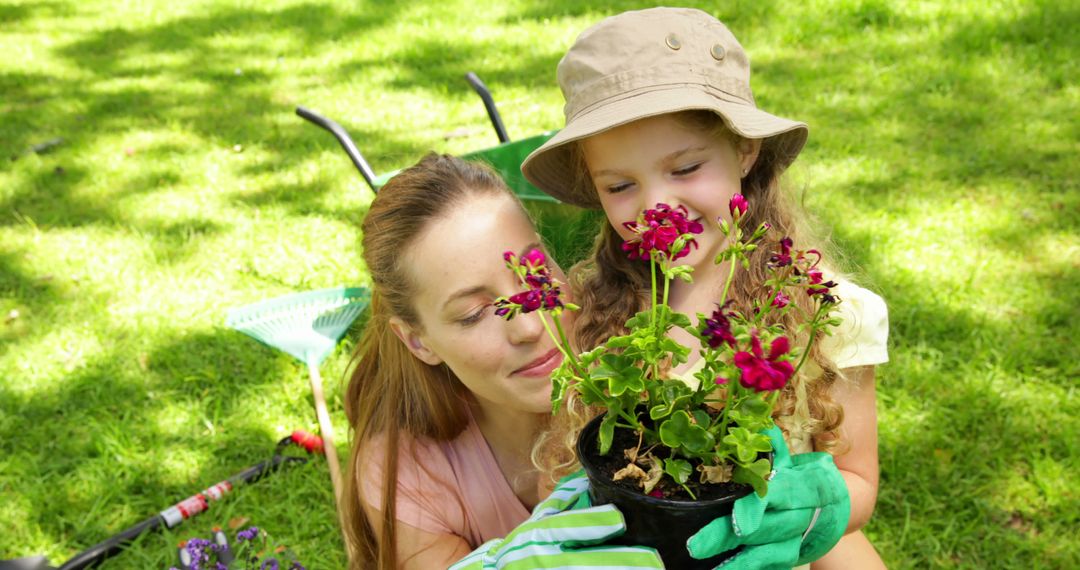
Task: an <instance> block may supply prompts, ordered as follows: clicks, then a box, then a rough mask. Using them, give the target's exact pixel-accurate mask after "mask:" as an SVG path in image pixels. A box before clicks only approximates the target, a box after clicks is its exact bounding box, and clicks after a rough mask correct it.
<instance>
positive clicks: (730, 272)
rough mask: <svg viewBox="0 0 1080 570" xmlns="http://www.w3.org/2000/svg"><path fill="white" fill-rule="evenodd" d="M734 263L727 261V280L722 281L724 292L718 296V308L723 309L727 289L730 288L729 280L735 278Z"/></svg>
mask: <svg viewBox="0 0 1080 570" xmlns="http://www.w3.org/2000/svg"><path fill="white" fill-rule="evenodd" d="M735 262H736V260H735V259H729V260H728V265H729V266H730V268H729V270H728V276H727V279H726V280H725V281H724V292H723V293H721V294H720V306H721V307H723V306H724V303H725V302H726V301H727V294H728V288H730V287H731V280H732V278H734V277H735V265H736V263H735Z"/></svg>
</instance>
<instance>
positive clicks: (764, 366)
mask: <svg viewBox="0 0 1080 570" xmlns="http://www.w3.org/2000/svg"><path fill="white" fill-rule="evenodd" d="M750 347H751V348H750V352H738V353H736V354H735V366H738V367H739V370H740V371H741V372H742V375H741V376H742V377H741V378H740V379H739V382H740V383H741V384H742V385H743V386H745V387H747V388H753V389H754V390H757V391H758V392H770V391H773V390H779V389H781V388H783V387H784V385H786V384H787V382H788V380H790V379H791V376H792V375H793V374H795V367H794V366H792V365H791V362H788V361H786V360H779V358H780V357H782V356H784V355H785V354H787V353H788V351H789V350H790V349H791V346H790V344H789V341H788V338H787V337H786V336H779V337H776V339H774V340H773V341H772V344H771V345H769V355H768V356H765V355H764V353H763V351H762V349H761V339H759V338H758V336H757V333H756V332H755V333H753V334H752V335H751V337H750Z"/></svg>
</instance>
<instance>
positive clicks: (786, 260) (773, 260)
mask: <svg viewBox="0 0 1080 570" xmlns="http://www.w3.org/2000/svg"><path fill="white" fill-rule="evenodd" d="M791 246H792V241H791V238H789V237H785V238H784V239H782V240H780V253H774V254H773V255H772V257H770V258H769V267H787V266H788V265H791Z"/></svg>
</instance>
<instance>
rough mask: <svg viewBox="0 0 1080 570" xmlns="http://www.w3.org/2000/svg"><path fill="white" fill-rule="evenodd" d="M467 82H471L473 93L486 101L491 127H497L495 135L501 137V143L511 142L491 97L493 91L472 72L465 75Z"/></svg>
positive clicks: (485, 105)
mask: <svg viewBox="0 0 1080 570" xmlns="http://www.w3.org/2000/svg"><path fill="white" fill-rule="evenodd" d="M465 81H468V82H469V85H471V86H472V88H473V91H476V94H477V95H479V96H480V99H482V100H483V101H484V108H485V109H487V114H488V118H489V119H491V126H493V127H495V134H496V135H497V136H498V137H499V142H500V143H508V142H510V135H508V134H506V126H504V125H503V121H502V116H501V115H499V110H498V109H497V108H495V99H494V98H492V97H491V91H489V90H488V88H487V85H484V82H483V81H480V77H479V76H478V75H476V74H475V73H473V72H471V71H470V72H468V73H466V74H465Z"/></svg>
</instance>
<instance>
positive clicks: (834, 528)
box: [686, 426, 851, 570]
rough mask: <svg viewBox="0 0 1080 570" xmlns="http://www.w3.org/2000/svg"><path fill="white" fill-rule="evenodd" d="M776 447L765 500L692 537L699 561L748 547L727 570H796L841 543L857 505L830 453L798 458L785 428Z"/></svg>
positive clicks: (742, 503)
mask: <svg viewBox="0 0 1080 570" xmlns="http://www.w3.org/2000/svg"><path fill="white" fill-rule="evenodd" d="M767 433H768V434H769V438H770V439H771V440H772V442H773V452H774V454H775V456H774V459H773V473H774V475H773V477H772V480H770V481H769V492H768V494H766V495H765V496H764V497H759V496H758V495H757V493H750V494H749V495H747V496H745V497H743V498H741V499H739V500H738V501H735V508H734V510H733V512H732V514H731V516H726V517H721V518H718V519H716V520H714V521H713V522H711V523H709V524H708V525H706V526H705V528H703V529H701V530H700V531H699V532H698V533H697V534H695V535H694V536H692V537H690V540H689V541H687V544H686V547H687V549H688V550H689V551H690V555H691V556H693V557H694V558H709V557H711V556H715V555H717V554H720V553H721V552H725V551H728V550H733V549H735V548H736V547H738V546H740V545H745V548H743V549H742V551H741V552H739V554H737V555H735V557H734V558H732V559H730V560H729V561H727V562H725V563H724V564H723V568H724V570H743V569H750V568H770V569H772V568H775V569H779V568H785V569H787V568H791V567H792V566H797V565H799V564H806V563H808V562H812V561H814V560H817V559H818V558H820V557H822V556H824V555H825V553H827V552H828V551H829V550H830V549H832V547H833V546H834V545H835V544H836V543H837V541H839V540H840V537H841V536H843V534H844V529H846V528H847V523H848V517H850V516H851V501H850V499H849V497H848V490H847V485H846V484H845V483H844V478H843V477H842V476H841V475H840V471H839V470H838V469H837V468H836V465H835V464H834V463H833V460H832V456H830V455H829V454H827V453H822V452H815V453H801V454H799V455H794V456H792V455H791V454H790V452H789V451H788V448H787V444H786V443H785V442H784V437H783V434H782V433H781V432H780V428H777V427H775V426H774V427H773V428H772V429H770V430H769V431H768V432H767Z"/></svg>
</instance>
